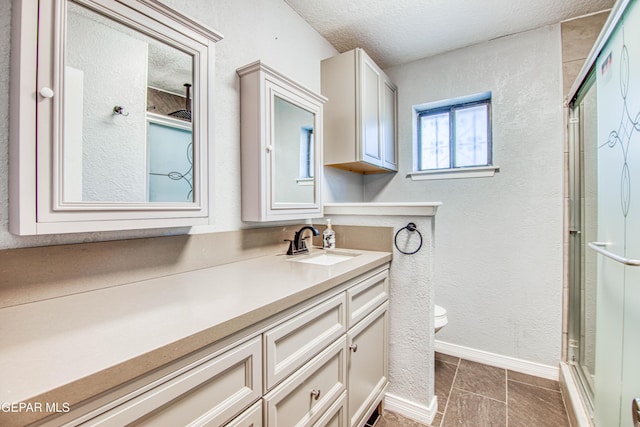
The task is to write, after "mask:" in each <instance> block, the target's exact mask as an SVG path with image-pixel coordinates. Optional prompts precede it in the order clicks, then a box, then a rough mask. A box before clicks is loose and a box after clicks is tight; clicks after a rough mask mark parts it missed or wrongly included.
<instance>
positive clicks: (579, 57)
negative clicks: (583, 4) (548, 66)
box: [560, 11, 609, 96]
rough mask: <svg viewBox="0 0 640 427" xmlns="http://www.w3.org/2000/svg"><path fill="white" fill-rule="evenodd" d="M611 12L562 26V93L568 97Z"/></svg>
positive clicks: (597, 14) (566, 22)
mask: <svg viewBox="0 0 640 427" xmlns="http://www.w3.org/2000/svg"><path fill="white" fill-rule="evenodd" d="M608 16H609V12H608V11H607V12H601V13H596V14H594V15H588V16H583V17H581V18H576V19H572V20H571V21H565V22H562V23H561V24H560V32H561V34H562V82H563V91H562V93H563V94H564V95H565V96H566V95H568V93H569V90H570V89H571V86H572V85H573V83H574V81H575V79H576V77H578V73H579V72H580V69H581V68H582V65H583V64H584V61H585V60H586V59H587V56H588V55H589V52H591V48H592V47H593V45H594V43H595V41H596V39H597V38H598V34H600V30H601V29H602V26H603V25H604V23H605V21H606V20H607V17H608Z"/></svg>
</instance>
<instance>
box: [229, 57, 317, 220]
mask: <svg viewBox="0 0 640 427" xmlns="http://www.w3.org/2000/svg"><path fill="white" fill-rule="evenodd" d="M237 73H238V76H240V124H241V130H240V135H241V137H240V140H241V153H242V220H243V221H278V220H290V219H306V218H318V217H321V216H322V202H321V187H322V140H323V138H322V114H323V113H322V111H323V109H322V107H323V104H324V102H325V101H326V99H325V98H324V97H323V96H321V95H318V94H316V93H314V92H312V91H310V90H309V89H307V88H305V87H303V86H301V85H299V84H298V83H296V82H293V81H292V80H290V79H288V78H287V77H285V76H283V75H282V74H280V73H279V72H277V71H275V70H274V69H272V68H270V67H268V66H267V65H265V64H264V63H262V62H260V61H257V62H254V63H252V64H249V65H247V66H245V67H242V68H240V69H238V70H237Z"/></svg>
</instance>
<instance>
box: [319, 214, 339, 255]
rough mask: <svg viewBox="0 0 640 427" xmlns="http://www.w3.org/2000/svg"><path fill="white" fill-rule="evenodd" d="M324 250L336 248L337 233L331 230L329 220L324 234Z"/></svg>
mask: <svg viewBox="0 0 640 427" xmlns="http://www.w3.org/2000/svg"><path fill="white" fill-rule="evenodd" d="M322 248H323V249H335V248H336V232H335V231H333V229H332V228H331V220H330V219H327V228H326V229H325V230H324V231H323V232H322Z"/></svg>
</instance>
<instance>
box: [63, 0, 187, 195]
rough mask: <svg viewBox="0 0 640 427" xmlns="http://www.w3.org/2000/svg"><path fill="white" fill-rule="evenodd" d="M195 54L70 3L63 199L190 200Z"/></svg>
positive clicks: (65, 84) (65, 75)
mask: <svg viewBox="0 0 640 427" xmlns="http://www.w3.org/2000/svg"><path fill="white" fill-rule="evenodd" d="M193 63H194V57H193V56H192V55H190V54H187V53H185V52H183V51H181V50H179V49H176V48H175V47H172V46H169V45H167V44H165V43H163V42H161V41H159V40H156V39H153V38H151V37H149V36H147V35H146V34H144V33H142V32H139V31H136V30H134V29H132V28H129V27H126V26H125V25H122V24H120V23H119V22H117V21H114V20H112V19H109V18H107V17H105V16H103V15H100V14H98V13H96V12H94V11H92V10H90V9H88V8H86V7H83V6H81V5H79V4H76V3H73V2H68V3H67V20H66V42H65V64H64V92H65V93H64V118H63V141H62V174H63V176H62V197H63V200H64V201H65V202H102V203H105V202H106V203H145V202H165V203H166V202H181V203H184V202H193V201H194V193H193V190H194V189H193V180H194V176H193V160H194V141H193V131H192V130H193V127H192V96H193V93H194V92H193V83H194V82H193Z"/></svg>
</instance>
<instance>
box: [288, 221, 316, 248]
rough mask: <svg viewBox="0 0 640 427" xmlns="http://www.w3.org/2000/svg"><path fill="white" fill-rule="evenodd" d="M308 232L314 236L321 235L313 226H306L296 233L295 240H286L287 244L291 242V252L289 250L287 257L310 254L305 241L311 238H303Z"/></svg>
mask: <svg viewBox="0 0 640 427" xmlns="http://www.w3.org/2000/svg"><path fill="white" fill-rule="evenodd" d="M306 230H311V232H312V233H313V235H314V236H319V235H320V232H319V231H318V229H317V228H315V227H313V226H311V225H305V226H304V227H302V228H301V229H300V230H298V231H296V234H295V236H294V237H293V240H289V239H285V242H289V250H287V255H298V254H306V253H309V248H307V245H306V243H305V239H307V238H309V236H307V237H302V235H303V234H304V232H305V231H306Z"/></svg>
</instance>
